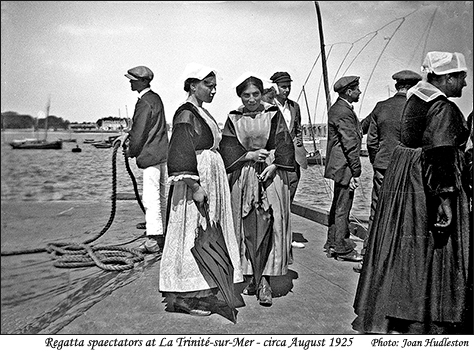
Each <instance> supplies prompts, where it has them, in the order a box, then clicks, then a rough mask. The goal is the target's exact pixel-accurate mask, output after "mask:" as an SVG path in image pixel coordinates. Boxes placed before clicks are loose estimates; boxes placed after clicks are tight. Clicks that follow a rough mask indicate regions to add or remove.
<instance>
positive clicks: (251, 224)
mask: <svg viewBox="0 0 474 356" xmlns="http://www.w3.org/2000/svg"><path fill="white" fill-rule="evenodd" d="M259 168H260V170H263V167H259ZM263 185H264V183H263V182H259V195H258V199H257V201H256V202H255V203H254V205H253V207H252V210H251V211H250V212H249V214H248V215H247V216H245V217H244V218H243V225H244V238H245V240H244V241H245V247H246V250H245V254H246V257H247V258H248V259H249V260H250V263H251V264H252V269H253V275H254V279H255V285H256V286H257V288H258V286H259V285H260V280H261V279H262V273H263V270H264V269H265V265H266V263H267V260H268V255H269V254H270V251H271V249H272V232H273V213H272V209H271V208H268V209H267V210H265V209H264V207H263V202H262V194H263V192H264V186H263Z"/></svg>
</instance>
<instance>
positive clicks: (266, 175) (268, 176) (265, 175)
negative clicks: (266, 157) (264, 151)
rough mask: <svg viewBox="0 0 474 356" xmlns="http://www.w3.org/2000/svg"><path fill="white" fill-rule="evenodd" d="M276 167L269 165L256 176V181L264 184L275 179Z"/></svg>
mask: <svg viewBox="0 0 474 356" xmlns="http://www.w3.org/2000/svg"><path fill="white" fill-rule="evenodd" d="M276 170H277V166H275V165H274V164H271V165H269V166H267V167H265V169H264V170H263V172H262V173H261V174H260V175H259V176H258V179H259V180H260V181H261V182H266V181H267V180H272V179H273V178H275V175H276Z"/></svg>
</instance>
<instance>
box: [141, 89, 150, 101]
mask: <svg viewBox="0 0 474 356" xmlns="http://www.w3.org/2000/svg"><path fill="white" fill-rule="evenodd" d="M150 90H151V88H150V87H148V88H145V89H143V90H142V91H141V92H139V93H138V99H141V98H142V96H143V95H145V94H146V93H148V92H149V91H150Z"/></svg>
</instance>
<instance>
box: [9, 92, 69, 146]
mask: <svg viewBox="0 0 474 356" xmlns="http://www.w3.org/2000/svg"><path fill="white" fill-rule="evenodd" d="M50 107H51V98H49V99H48V104H47V105H46V115H45V123H44V125H45V130H44V138H43V139H38V138H36V139H35V138H30V139H28V138H27V139H23V140H13V141H12V142H10V146H11V147H12V148H13V149H22V150H28V149H29V150H31V149H34V150H48V149H49V150H60V149H62V148H63V141H62V140H55V141H48V140H47V137H48V117H49V108H50Z"/></svg>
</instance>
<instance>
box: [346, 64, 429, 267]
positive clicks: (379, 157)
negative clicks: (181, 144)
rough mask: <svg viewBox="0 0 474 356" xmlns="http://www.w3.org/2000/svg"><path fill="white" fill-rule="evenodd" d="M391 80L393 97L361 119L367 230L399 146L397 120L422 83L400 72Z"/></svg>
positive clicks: (360, 265)
mask: <svg viewBox="0 0 474 356" xmlns="http://www.w3.org/2000/svg"><path fill="white" fill-rule="evenodd" d="M392 79H394V80H395V89H396V90H397V92H396V93H395V95H394V96H392V97H390V98H388V99H387V100H384V101H380V102H378V103H377V104H376V105H375V108H374V109H373V110H372V112H371V113H370V114H369V115H368V116H367V117H366V118H365V119H364V120H367V121H369V123H370V124H369V130H368V133H367V150H368V152H369V159H370V163H371V164H372V168H373V171H374V175H373V186H372V204H371V206H370V217H369V230H370V227H371V225H372V221H373V219H374V214H375V208H376V205H377V200H378V196H379V190H380V186H381V185H382V180H383V177H384V175H385V171H386V170H387V167H388V164H389V162H390V157H391V156H392V153H393V150H394V149H395V147H396V146H397V145H398V144H399V143H400V125H401V122H400V120H401V118H402V112H403V108H404V106H405V103H406V99H407V90H408V89H410V88H411V87H412V86H414V85H415V84H416V83H418V82H419V81H420V80H421V75H419V74H418V73H415V72H413V71H411V70H402V71H400V72H397V73H395V74H394V75H392ZM367 236H368V234H367ZM367 240H368V239H367V238H366V239H365V240H364V248H363V249H362V255H364V253H365V248H366V247H367ZM361 269H362V261H361V262H360V263H359V265H358V266H357V267H354V271H355V272H358V273H360V271H361Z"/></svg>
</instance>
